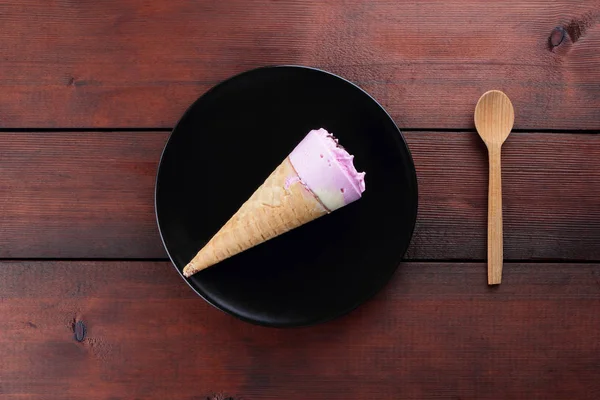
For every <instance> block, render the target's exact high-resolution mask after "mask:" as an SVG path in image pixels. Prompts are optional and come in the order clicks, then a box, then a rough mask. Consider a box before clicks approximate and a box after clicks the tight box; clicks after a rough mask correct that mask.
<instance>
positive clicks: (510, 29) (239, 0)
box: [0, 0, 600, 130]
mask: <svg viewBox="0 0 600 400" xmlns="http://www.w3.org/2000/svg"><path fill="white" fill-rule="evenodd" d="M599 21H600V1H598V0H593V1H584V2H573V1H570V0H558V1H552V2H551V4H549V3H548V1H541V0H536V1H530V0H527V1H526V0H512V1H493V2H481V1H478V0H468V1H464V0H451V1H445V2H421V1H397V0H386V1H366V0H350V1H348V0H328V1H321V0H312V1H300V2H299V1H290V0H287V1H281V0H277V1H266V0H264V1H247V0H201V1H192V0H157V1H150V2H148V1H143V0H107V1H106V0H105V1H64V0H63V1H58V0H53V1H50V2H47V1H38V0H21V1H13V2H3V3H2V4H0V37H1V38H2V40H0V54H1V55H2V58H1V59H0V60H1V61H2V68H1V69H0V85H1V86H2V90H1V91H0V111H1V114H0V122H1V124H2V125H3V126H6V127H15V128H16V127H26V128H31V127H40V128H46V127H57V128H61V127H63V128H64V127H171V126H173V124H174V123H175V122H176V121H177V119H178V118H179V117H180V115H181V113H182V112H183V110H184V109H185V108H187V106H188V105H189V104H190V103H191V102H192V101H193V100H195V99H196V97H198V95H199V94H201V93H203V92H204V91H206V90H207V89H208V88H210V87H211V86H213V85H214V84H215V83H217V82H219V81H220V80H222V79H225V78H227V77H228V76H230V75H232V74H235V73H239V72H241V71H244V70H246V69H249V68H252V67H258V66H263V65H270V64H302V65H311V66H316V67H321V68H325V69H327V70H330V71H332V72H335V73H339V74H341V75H343V76H344V77H346V78H348V79H351V80H353V81H355V82H356V83H358V84H359V85H361V86H362V87H364V88H365V89H367V90H368V91H369V92H370V93H372V94H373V96H374V97H375V98H376V99H378V100H379V101H381V102H382V103H383V104H384V105H385V106H386V107H387V109H388V110H389V111H390V113H391V114H392V116H393V117H394V118H395V119H396V121H397V122H398V124H399V125H400V126H401V127H409V128H427V129H429V128H443V129H446V128H460V129H465V128H470V127H471V126H472V111H473V107H474V106H475V103H476V101H477V98H478V97H479V96H480V95H481V93H483V92H484V91H486V90H488V89H490V88H496V89H502V90H504V91H506V93H507V94H508V95H509V96H510V98H511V99H512V100H513V102H514V103H515V105H516V106H517V107H516V121H515V124H516V125H515V126H516V127H517V128H522V129H596V130H598V129H600V107H599V100H598V97H599V96H600V69H599V68H597V65H598V64H599V63H600V52H599V51H598V45H599V44H600V24H598V22H599ZM557 26H559V27H564V29H565V32H566V37H565V39H564V40H563V41H562V42H561V44H560V45H558V46H556V47H551V46H550V41H549V40H550V37H551V35H552V31H553V29H554V28H555V27H557ZM441 110H443V112H441Z"/></svg>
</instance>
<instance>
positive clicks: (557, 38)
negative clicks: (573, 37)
mask: <svg viewBox="0 0 600 400" xmlns="http://www.w3.org/2000/svg"><path fill="white" fill-rule="evenodd" d="M566 35H567V31H565V29H564V28H563V27H562V26H557V27H556V28H554V29H552V32H550V37H549V38H548V44H549V45H550V48H551V49H553V48H554V47H556V46H558V45H559V44H561V43H562V42H563V40H565V36H566Z"/></svg>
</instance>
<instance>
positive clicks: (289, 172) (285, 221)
mask: <svg viewBox="0 0 600 400" xmlns="http://www.w3.org/2000/svg"><path fill="white" fill-rule="evenodd" d="M353 159H354V156H352V155H350V154H349V153H348V152H347V151H346V150H345V149H344V148H343V147H342V146H341V145H340V144H339V142H338V140H337V139H336V138H335V137H334V136H333V135H332V134H330V133H329V132H327V131H326V130H325V129H322V128H321V129H317V130H312V131H310V132H309V133H308V134H307V135H306V137H305V138H304V139H303V140H302V141H301V142H300V143H299V144H298V145H297V146H296V148H295V149H294V150H293V151H292V152H291V153H290V155H289V156H288V157H286V158H285V160H284V161H283V162H282V163H281V164H280V165H279V166H278V167H277V168H276V169H275V170H274V171H273V172H272V173H271V175H270V176H269V177H268V178H267V179H266V180H265V182H264V183H263V184H262V185H261V186H260V187H259V188H258V189H257V190H256V191H255V192H254V194H252V196H251V197H250V198H249V199H248V200H247V201H246V202H245V203H244V204H243V205H242V206H241V207H240V209H239V210H238V211H237V212H236V213H235V214H234V215H233V216H232V217H231V218H230V219H229V221H227V223H226V224H225V225H224V226H223V227H222V228H221V229H220V230H219V231H218V232H217V233H216V234H215V235H214V236H213V237H212V239H210V241H209V242H208V243H207V244H206V246H204V247H203V248H202V249H201V250H200V251H199V252H198V254H196V256H195V257H194V258H193V259H192V260H191V261H190V262H189V263H188V264H187V265H186V266H185V268H184V269H183V274H184V275H185V276H186V277H190V276H191V275H193V274H195V273H196V272H199V271H201V270H203V269H205V268H208V267H210V266H212V265H214V264H217V263H219V262H221V261H223V260H225V259H227V258H229V257H232V256H234V255H236V254H238V253H240V252H242V251H245V250H248V249H249V248H251V247H254V246H256V245H258V244H260V243H263V242H265V241H267V240H269V239H272V238H274V237H276V236H278V235H281V234H283V233H285V232H287V231H289V230H291V229H294V228H297V227H299V226H301V225H303V224H305V223H307V222H310V221H312V220H314V219H316V218H318V217H321V216H323V215H326V214H328V213H330V212H332V211H335V210H337V209H338V208H341V207H343V206H345V205H347V204H350V203H352V202H354V201H356V200H358V199H360V198H361V196H362V193H363V192H364V191H365V173H364V172H358V171H357V170H356V168H355V167H354V162H353Z"/></svg>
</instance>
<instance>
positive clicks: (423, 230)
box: [0, 132, 600, 261]
mask: <svg viewBox="0 0 600 400" xmlns="http://www.w3.org/2000/svg"><path fill="white" fill-rule="evenodd" d="M167 136H168V135H167V134H166V133H156V132H155V133H152V132H118V133H110V132H102V133H73V132H67V133H22V132H21V133H18V134H15V133H0V148H1V149H2V152H1V153H0V157H1V158H0V193H3V198H2V201H1V202H0V226H2V229H1V230H0V257H2V258H162V257H166V255H165V252H164V250H163V248H162V244H161V243H160V239H159V236H158V230H157V228H156V223H155V219H154V209H153V190H154V177H155V174H156V166H157V163H158V160H159V158H160V153H161V150H162V147H163V146H164V143H165V141H166V139H167ZM406 138H407V141H408V143H409V146H410V148H411V151H412V154H413V157H414V160H415V165H416V168H417V176H418V180H419V217H418V220H417V226H416V230H415V235H414V237H413V242H412V244H411V246H410V248H409V250H408V253H407V258H408V259H413V260H427V259H476V260H483V259H485V257H486V232H487V230H486V223H487V222H486V221H487V220H486V215H487V214H486V213H487V179H488V174H487V159H486V153H485V146H484V145H483V143H482V142H481V140H480V139H479V138H478V136H477V134H476V133H474V132H464V133H434V132H409V133H407V134H406ZM502 157H503V160H502V164H503V195H504V238H505V239H504V251H505V258H506V259H512V260H525V259H545V260H548V259H571V260H581V261H585V260H592V261H593V260H600V203H599V200H598V199H600V136H597V135H587V134H580V135H572V134H542V133H514V134H511V136H510V138H509V139H508V141H507V142H506V143H505V144H504V146H503V155H502Z"/></svg>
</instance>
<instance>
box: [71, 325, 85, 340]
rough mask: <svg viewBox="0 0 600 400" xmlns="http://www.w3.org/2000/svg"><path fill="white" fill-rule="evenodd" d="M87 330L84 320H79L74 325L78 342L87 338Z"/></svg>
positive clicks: (74, 335) (74, 333)
mask: <svg viewBox="0 0 600 400" xmlns="http://www.w3.org/2000/svg"><path fill="white" fill-rule="evenodd" d="M86 332H87V328H86V327H85V324H84V323H83V321H77V322H76V323H75V325H74V326H73V337H74V338H75V340H77V341H78V342H83V340H84V339H85V334H86Z"/></svg>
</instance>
